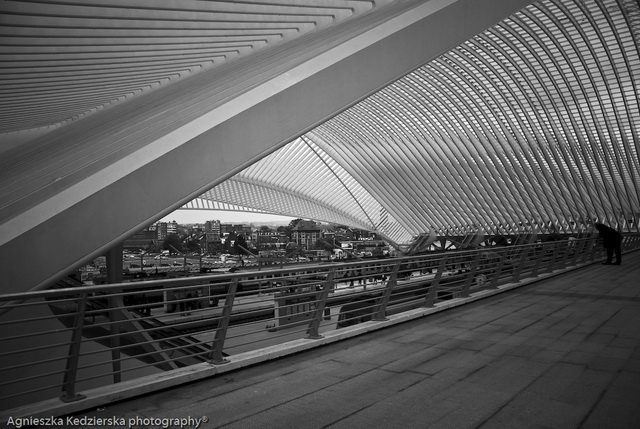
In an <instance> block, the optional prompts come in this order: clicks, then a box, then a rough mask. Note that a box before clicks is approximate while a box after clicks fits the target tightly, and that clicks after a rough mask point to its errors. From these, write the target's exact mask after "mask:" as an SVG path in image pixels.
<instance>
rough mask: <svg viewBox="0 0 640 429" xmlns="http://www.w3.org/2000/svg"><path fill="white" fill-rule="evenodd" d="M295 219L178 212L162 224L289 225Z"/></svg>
mask: <svg viewBox="0 0 640 429" xmlns="http://www.w3.org/2000/svg"><path fill="white" fill-rule="evenodd" d="M293 219H295V218H293V217H286V216H276V215H267V214H259V213H246V212H229V211H218V210H176V211H174V212H172V213H169V214H168V215H167V216H165V217H163V218H162V219H160V221H161V222H171V221H174V220H175V221H176V222H178V223H179V224H187V223H205V222H206V221H208V220H219V221H220V222H222V223H236V224H237V223H246V224H248V223H255V224H260V223H262V222H264V223H274V222H279V223H282V224H284V225H286V224H288V223H289V222H291V220H293Z"/></svg>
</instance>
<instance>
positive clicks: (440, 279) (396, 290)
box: [0, 235, 640, 409]
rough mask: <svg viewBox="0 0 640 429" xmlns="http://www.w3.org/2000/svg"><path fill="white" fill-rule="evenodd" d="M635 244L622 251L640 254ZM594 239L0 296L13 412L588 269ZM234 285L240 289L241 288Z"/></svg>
mask: <svg viewBox="0 0 640 429" xmlns="http://www.w3.org/2000/svg"><path fill="white" fill-rule="evenodd" d="M639 245H640V238H639V236H637V235H627V236H625V239H624V243H623V247H624V249H625V250H630V249H634V248H637V247H639ZM601 256H602V248H601V246H600V245H599V244H598V241H597V240H596V239H595V238H594V237H591V238H585V239H575V240H567V239H564V240H559V241H553V242H545V243H534V244H528V245H517V246H506V247H490V248H481V249H476V250H466V251H447V252H439V253H429V254H424V255H415V256H409V257H400V258H384V259H369V260H360V261H353V262H333V263H322V264H304V265H297V266H290V267H283V268H275V269H261V270H252V271H238V272H234V273H223V274H205V275H196V276H192V277H186V278H178V279H153V280H145V281H132V282H122V283H117V284H109V285H99V286H79V287H64V288H61V289H52V290H45V291H33V292H24V293H17V294H15V293H14V294H5V295H0V302H2V303H4V304H5V305H10V304H11V303H13V304H15V305H13V306H12V307H11V308H12V310H11V311H5V312H4V314H2V315H0V350H2V353H0V377H2V379H3V382H2V385H11V386H15V388H13V387H12V392H11V394H8V393H0V402H2V403H6V404H7V405H6V406H5V409H6V408H12V407H15V406H18V405H21V404H25V403H30V402H36V401H39V400H44V399H49V398H52V397H55V396H58V395H60V396H61V398H62V399H63V400H66V401H73V400H81V398H82V395H80V394H78V392H81V391H82V390H86V389H89V388H95V387H99V386H106V385H109V384H112V383H114V382H118V381H120V380H130V379H134V378H136V377H139V376H141V375H146V374H149V373H162V372H166V371H172V370H175V369H177V368H181V367H186V366H190V365H194V364H197V363H206V362H210V363H214V364H216V365H224V364H225V362H227V361H229V359H233V356H234V355H235V354H238V353H242V352H244V351H249V350H258V349H261V348H264V347H269V346H273V345H276V344H282V343H285V342H288V341H292V340H294V339H299V338H311V339H313V338H321V337H322V336H323V335H325V334H326V333H327V332H329V331H333V330H336V329H344V328H346V327H348V326H351V325H355V324H358V323H363V322H367V321H372V320H384V318H385V317H387V316H389V315H392V314H397V313H399V312H404V311H407V310H411V309H415V308H420V307H430V306H433V305H436V304H438V303H439V302H443V301H447V300H450V299H454V298H464V297H467V296H469V295H470V294H473V293H476V292H478V291H482V290H483V289H496V288H497V287H498V286H499V285H502V284H507V283H511V282H518V281H521V280H522V279H525V278H531V277H536V276H539V275H541V274H544V273H548V272H553V271H557V270H561V269H564V268H566V267H573V266H577V265H580V264H587V263H591V262H592V261H594V260H595V258H599V257H601ZM232 285H237V286H234V287H232Z"/></svg>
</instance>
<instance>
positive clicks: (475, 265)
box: [460, 251, 480, 298]
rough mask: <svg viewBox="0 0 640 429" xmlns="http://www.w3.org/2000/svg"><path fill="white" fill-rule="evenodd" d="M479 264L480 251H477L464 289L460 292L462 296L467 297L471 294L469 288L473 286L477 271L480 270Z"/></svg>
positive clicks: (463, 286)
mask: <svg viewBox="0 0 640 429" xmlns="http://www.w3.org/2000/svg"><path fill="white" fill-rule="evenodd" d="M479 265H480V251H478V252H477V253H476V257H475V258H473V262H471V269H470V270H469V273H468V275H467V278H466V279H465V282H464V284H463V285H462V291H461V293H460V296H461V297H463V298H466V297H468V296H469V289H470V288H471V283H473V279H474V278H475V276H476V273H477V272H478V266H479Z"/></svg>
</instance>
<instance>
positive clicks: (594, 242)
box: [591, 239, 600, 261]
mask: <svg viewBox="0 0 640 429" xmlns="http://www.w3.org/2000/svg"><path fill="white" fill-rule="evenodd" d="M599 247H600V242H599V240H598V239H591V261H595V259H596V253H598V252H597V250H596V249H598V248H599Z"/></svg>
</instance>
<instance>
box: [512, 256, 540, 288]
mask: <svg viewBox="0 0 640 429" xmlns="http://www.w3.org/2000/svg"><path fill="white" fill-rule="evenodd" d="M526 261H527V248H526V247H521V248H520V260H519V261H518V266H517V267H516V269H515V270H514V271H513V277H512V278H511V281H513V282H514V283H518V282H519V281H520V276H521V275H522V270H523V269H524V264H525V263H526ZM537 273H538V265H537V264H536V267H535V269H534V272H533V275H534V276H536V275H537Z"/></svg>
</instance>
